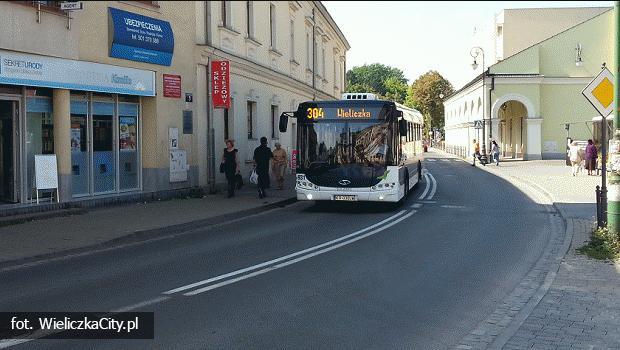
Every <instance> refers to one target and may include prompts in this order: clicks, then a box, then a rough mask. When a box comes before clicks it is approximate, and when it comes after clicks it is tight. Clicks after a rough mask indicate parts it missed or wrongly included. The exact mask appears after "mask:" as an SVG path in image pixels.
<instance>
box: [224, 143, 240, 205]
mask: <svg viewBox="0 0 620 350" xmlns="http://www.w3.org/2000/svg"><path fill="white" fill-rule="evenodd" d="M237 153H238V150H237V149H236V148H235V144H234V141H233V140H226V148H224V155H223V156H222V163H221V164H222V165H223V166H224V173H225V174H226V180H227V181H228V198H230V197H232V196H234V195H235V186H236V185H237V184H236V182H237V179H236V178H237V177H236V175H237V174H238V173H239V160H237Z"/></svg>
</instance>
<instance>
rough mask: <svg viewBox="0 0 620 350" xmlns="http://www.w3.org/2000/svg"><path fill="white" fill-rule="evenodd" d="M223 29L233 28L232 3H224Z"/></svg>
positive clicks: (222, 3) (222, 5)
mask: <svg viewBox="0 0 620 350" xmlns="http://www.w3.org/2000/svg"><path fill="white" fill-rule="evenodd" d="M221 7H222V27H226V28H229V29H230V28H232V21H231V15H232V13H231V9H230V1H222V2H221Z"/></svg>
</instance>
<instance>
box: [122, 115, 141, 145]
mask: <svg viewBox="0 0 620 350" xmlns="http://www.w3.org/2000/svg"><path fill="white" fill-rule="evenodd" d="M136 136H137V128H136V118H135V117H120V121H119V142H120V149H121V151H122V150H128V151H135V150H136V140H137V137H136Z"/></svg>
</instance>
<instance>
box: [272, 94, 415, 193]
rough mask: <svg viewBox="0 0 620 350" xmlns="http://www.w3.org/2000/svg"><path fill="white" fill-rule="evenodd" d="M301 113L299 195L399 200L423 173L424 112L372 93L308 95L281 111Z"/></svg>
mask: <svg viewBox="0 0 620 350" xmlns="http://www.w3.org/2000/svg"><path fill="white" fill-rule="evenodd" d="M289 118H296V119H297V145H296V151H297V162H296V163H297V164H296V175H295V176H296V184H295V190H296V192H297V199H298V200H302V201H306V200H307V201H378V202H400V201H401V200H402V199H403V198H404V197H405V196H406V195H407V193H408V192H409V191H410V190H411V189H412V188H413V187H414V186H415V185H416V184H417V183H418V182H419V181H420V179H421V177H422V163H421V155H422V152H423V151H422V125H423V117H422V114H420V112H418V111H417V110H415V109H412V108H408V107H405V106H403V105H400V104H397V103H394V102H392V101H383V100H378V99H377V98H376V96H375V95H373V94H369V93H347V94H343V98H342V100H335V101H308V102H303V103H301V104H300V105H299V106H298V108H297V111H295V112H284V113H282V114H281V115H280V121H279V129H280V131H281V132H286V129H287V127H288V119H289Z"/></svg>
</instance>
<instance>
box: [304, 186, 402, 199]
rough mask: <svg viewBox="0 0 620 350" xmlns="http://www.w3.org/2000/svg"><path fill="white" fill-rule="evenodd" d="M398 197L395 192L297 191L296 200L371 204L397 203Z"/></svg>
mask: <svg viewBox="0 0 620 350" xmlns="http://www.w3.org/2000/svg"><path fill="white" fill-rule="evenodd" d="M399 198H400V196H399V195H398V192H397V190H387V191H363V192H362V191H359V192H358V191H346V192H345V191H329V190H321V191H308V190H304V189H299V188H298V189H297V200H300V201H343V202H346V201H353V202H354V201H371V202H398V201H399Z"/></svg>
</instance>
